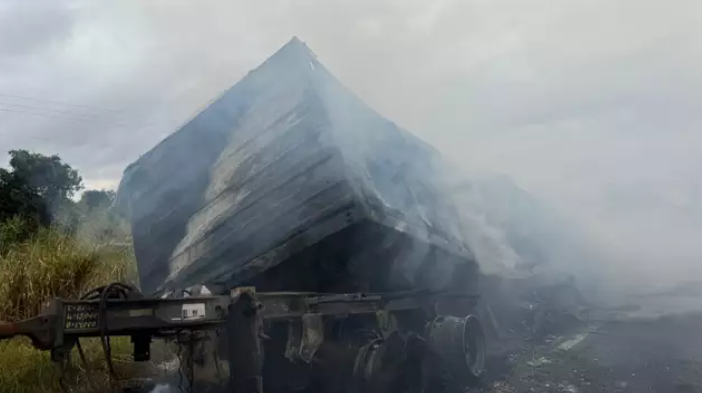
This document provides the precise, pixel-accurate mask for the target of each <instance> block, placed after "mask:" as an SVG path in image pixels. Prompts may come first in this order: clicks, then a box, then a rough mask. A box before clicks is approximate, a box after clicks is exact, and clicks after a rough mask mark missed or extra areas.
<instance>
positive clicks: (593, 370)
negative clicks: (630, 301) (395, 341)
mask: <svg viewBox="0 0 702 393" xmlns="http://www.w3.org/2000/svg"><path fill="white" fill-rule="evenodd" d="M512 284H513V283H512ZM568 284H569V285H559V286H552V287H550V288H547V289H544V288H542V290H541V291H540V292H541V293H537V292H534V293H532V294H530V295H529V294H526V295H525V291H522V292H519V289H518V288H519V285H512V286H511V288H514V289H513V290H512V292H511V296H510V299H509V302H504V303H500V302H499V301H497V300H496V298H495V297H493V298H492V302H491V304H492V305H493V306H494V308H495V309H497V311H494V310H490V312H489V313H488V314H490V315H491V316H490V318H492V319H493V321H494V325H495V329H493V340H492V342H493V344H492V348H491V352H492V353H491V356H490V360H489V363H488V371H487V375H486V376H485V378H484V380H483V384H482V386H480V387H479V388H477V389H473V390H471V392H491V393H512V392H515V393H516V392H546V393H551V392H553V393H555V392H559V393H560V392H568V393H609V392H616V393H624V392H632V393H633V392H636V393H645V392H653V393H683V392H684V393H693V392H701V393H702V339H700V333H702V314H693V313H688V314H685V315H684V316H660V317H656V318H646V319H642V318H633V317H630V318H622V314H621V313H619V314H617V313H616V311H617V310H608V309H606V308H604V307H602V306H594V305H590V304H587V303H586V302H585V301H584V299H583V298H582V297H581V296H579V293H577V289H576V288H574V287H573V286H572V285H570V284H573V282H572V281H570V282H568ZM524 287H525V288H528V287H529V286H528V285H525V286H524ZM526 292H527V293H528V292H529V291H526ZM543 292H546V293H547V295H550V296H544V294H543ZM504 294H505V292H502V295H503V296H504ZM518 299H521V300H518ZM502 300H507V299H505V298H504V297H503V298H502ZM701 301H702V299H701ZM500 304H503V305H502V306H500ZM490 308H493V307H490ZM495 315H496V316H495ZM500 317H502V318H500ZM496 336H499V339H500V340H494V338H495V337H496Z"/></svg>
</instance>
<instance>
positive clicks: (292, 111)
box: [115, 38, 484, 391]
mask: <svg viewBox="0 0 702 393" xmlns="http://www.w3.org/2000/svg"><path fill="white" fill-rule="evenodd" d="M448 171H450V169H449V166H448V165H447V164H446V163H445V162H444V161H443V159H442V157H441V155H440V154H439V153H438V152H437V151H436V150H435V149H433V148H432V147H431V146H429V145H427V144H426V143H424V142H422V141H421V140H419V139H418V138H416V137H415V136H413V135H412V134H410V133H409V132H407V131H405V130H402V129H401V128H399V127H397V126H396V125H395V124H393V123H392V122H390V121H388V120H386V119H384V118H383V117H382V116H380V115H379V114H377V113H376V112H374V111H373V110H371V109H370V108H368V107H367V106H366V105H365V104H364V103H363V102H362V101H361V100H360V99H358V98H357V97H356V96H354V95H353V94H352V93H351V92H350V91H348V90H347V89H346V88H345V87H343V86H342V85H341V83H339V82H338V81H337V80H336V79H335V78H334V77H333V76H332V75H331V74H330V73H329V71H328V70H327V69H326V68H325V67H324V66H323V65H322V64H321V63H320V62H319V61H318V60H317V57H316V56H315V55H314V54H313V53H312V52H311V51H310V50H309V48H308V47H307V46H306V45H305V44H304V43H303V42H301V41H300V40H298V39H297V38H293V39H292V40H291V41H290V42H289V43H288V44H286V45H285V46H284V47H282V48H281V49H280V50H278V51H277V52H276V53H275V54H274V55H273V56H272V57H270V58H269V59H268V60H266V61H265V62H264V63H263V64H262V65H261V66H259V67H258V68H256V69H255V70H253V71H251V72H250V73H249V74H248V75H246V77H245V78H243V79H242V80H241V81H239V82H238V83H237V84H236V85H234V86H233V87H231V88H230V89H228V90H227V91H226V92H224V94H222V95H221V96H220V97H219V98H218V99H217V100H215V101H214V102H212V103H211V104H210V105H208V106H207V107H206V108H205V109H204V110H202V111H201V112H200V113H199V114H197V115H196V116H195V117H194V118H192V119H191V120H190V121H188V122H187V123H186V124H185V125H184V126H183V127H182V128H181V129H180V130H178V131H177V132H175V133H174V134H172V135H171V136H169V137H168V138H166V139H165V140H164V141H162V142H161V143H159V144H158V145H157V146H156V147H154V148H153V149H152V150H150V151H149V152H147V153H146V154H144V155H143V156H142V157H140V158H139V159H138V160H137V161H136V162H134V163H133V164H131V165H130V166H129V167H128V168H127V169H126V170H125V173H124V176H123V179H122V182H121V183H120V186H119V190H118V192H117V198H116V201H115V208H117V209H119V210H121V211H124V212H127V213H128V215H129V217H130V220H131V223H132V234H133V242H134V249H135V253H136V258H137V265H138V272H139V281H140V287H141V289H142V291H143V292H145V293H147V294H150V295H153V296H162V297H169V296H171V297H173V296H175V297H178V296H182V294H183V293H188V294H190V295H191V294H193V291H195V294H197V291H198V289H197V288H206V289H207V292H208V293H213V294H215V295H223V294H227V293H229V291H231V290H232V289H233V288H237V287H254V288H255V289H256V292H257V293H281V292H282V293H291V294H297V295H299V296H303V297H304V298H305V299H308V297H309V296H313V295H310V294H319V296H327V297H329V296H331V299H335V300H334V302H335V304H336V303H345V304H346V306H345V307H347V309H346V311H345V312H340V313H338V315H337V314H334V316H333V317H332V316H329V315H326V316H315V315H314V314H315V313H314V312H312V311H310V312H309V315H307V314H305V316H304V317H301V319H299V320H294V321H291V320H287V321H285V322H282V321H281V320H276V321H271V322H270V323H268V322H267V323H266V326H265V329H264V330H265V337H266V339H265V340H263V342H264V347H265V359H266V361H265V367H264V376H265V375H266V374H267V373H269V374H270V376H272V378H264V381H267V382H266V384H267V385H266V386H267V387H268V388H269V389H268V391H288V390H291V389H293V385H294V389H298V388H299V387H300V386H312V385H314V384H319V383H321V384H322V385H324V386H325V387H324V389H325V390H324V391H333V389H332V386H333V385H335V384H336V385H338V381H339V378H342V377H348V376H349V375H351V374H353V375H355V378H356V379H358V378H361V379H363V378H366V379H374V378H377V375H376V374H377V373H380V374H382V375H384V376H383V377H382V378H381V379H383V378H385V379H387V378H390V379H392V380H393V381H395V380H398V379H402V380H404V379H406V378H405V377H402V376H400V374H402V373H405V374H406V375H405V374H403V375H405V376H406V377H407V378H410V377H418V376H421V375H424V374H423V373H424V371H422V372H419V374H417V373H418V371H417V369H413V371H411V372H407V371H408V369H407V368H406V366H407V367H409V366H408V364H409V363H412V362H414V361H415V360H416V359H417V358H416V357H415V356H414V355H412V354H409V353H406V351H407V348H409V347H411V346H409V345H408V342H410V341H412V340H418V342H422V343H425V344H426V345H425V346H428V347H429V348H434V349H433V350H430V352H431V351H434V352H436V353H438V352H442V351H443V352H442V355H445V356H444V358H446V359H449V358H450V359H452V361H451V362H448V363H453V365H451V366H448V365H447V366H446V367H444V368H442V370H443V371H441V372H438V371H436V370H434V371H432V372H430V374H432V375H434V376H438V375H439V374H441V375H444V376H445V375H447V373H448V374H452V375H454V376H458V375H462V376H465V375H473V376H477V375H478V374H479V373H480V371H481V368H482V362H483V360H484V343H482V340H484V339H483V337H482V327H481V325H480V322H479V320H478V319H477V318H476V315H475V314H476V312H475V306H476V301H477V298H478V295H479V294H478V282H477V280H478V276H479V273H478V265H477V262H476V260H475V256H474V254H473V253H472V252H471V250H470V248H469V247H468V245H467V244H466V243H465V241H464V234H463V230H462V227H461V221H460V215H459V214H458V212H457V209H456V206H455V205H454V201H453V200H452V198H451V195H450V194H449V193H448V192H446V191H447V189H446V182H445V180H444V179H445V177H446V174H447V173H448ZM314 296H316V295H314ZM335 296H336V297H335ZM422 297H423V298H425V300H420V298H422ZM370 298H372V299H375V300H373V302H374V303H372V304H373V307H375V308H376V309H373V310H368V309H367V308H366V307H365V306H364V304H366V305H367V304H369V303H364V301H365V299H370ZM340 300H341V301H340ZM429 300H430V301H429ZM392 301H401V302H402V301H404V303H402V304H404V305H405V306H403V307H402V308H401V309H394V310H391V309H384V307H383V306H382V305H384V304H385V305H387V304H390V302H392ZM428 302H429V303H428ZM318 317H319V318H318ZM225 336H226V335H225ZM321 337H323V339H322V338H321ZM319 340H321V341H319ZM225 341H226V337H222V338H221V339H218V340H215V341H213V342H211V343H210V344H209V345H211V346H213V347H214V348H210V349H211V350H214V349H216V348H217V347H223V346H226V345H227V344H226V342H225ZM310 348H311V349H310ZM437 348H441V349H437ZM359 351H362V352H359ZM403 351H404V352H403ZM205 357H206V356H203V359H204V358H205ZM420 358H421V361H419V363H413V364H415V365H417V364H420V365H421V367H420V368H421V369H422V370H424V368H423V367H425V366H427V365H428V364H430V363H431V364H433V363H434V362H427V359H425V358H423V357H421V356H420ZM379 359H384V361H385V362H390V363H392V362H397V361H399V360H397V359H404V361H403V362H400V363H401V364H396V365H394V366H393V367H392V370H393V371H392V372H390V371H388V370H389V369H388V370H386V369H385V367H390V366H389V363H388V364H380V363H375V362H378V361H379ZM392 359H394V360H392ZM411 359H412V360H411ZM391 360H392V362H391ZM222 361H232V359H228V360H227V359H224V360H222ZM206 363H207V362H206V361H204V360H203V363H202V365H201V371H202V374H203V375H205V374H207V372H208V370H209V371H211V369H212V367H214V366H211V365H207V364H206ZM448 363H447V364H448ZM456 363H458V364H461V366H460V367H458V368H456V366H455V364H456ZM342 365H345V366H343V367H342ZM461 367H462V368H461ZM217 368H218V369H219V365H217ZM281 370H291V372H289V373H288V372H282V371H281ZM354 370H355V371H354ZM314 371H317V372H314ZM232 372H234V371H232ZM339 373H341V374H339ZM388 373H389V374H392V376H391V377H388V376H386V374H388ZM389 374H388V375H389ZM315 375H316V376H315ZM359 375H361V377H359ZM362 375H366V377H362ZM320 376H323V377H324V378H321V379H323V380H326V383H325V382H324V381H320ZM332 376H333V377H332ZM330 378H331V379H330ZM203 379H206V378H205V377H203ZM385 379H384V380H385ZM429 379H431V378H429ZM386 382H387V381H386ZM298 385H299V386H298ZM381 385H382V384H381ZM413 385H414V386H420V385H422V384H413ZM383 386H386V385H383ZM364 389H366V388H364ZM407 389H410V388H407ZM407 389H405V390H404V391H411V389H410V390H407ZM366 391H367V390H366Z"/></svg>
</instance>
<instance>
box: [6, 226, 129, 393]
mask: <svg viewBox="0 0 702 393" xmlns="http://www.w3.org/2000/svg"><path fill="white" fill-rule="evenodd" d="M22 225H23V224H22V222H21V221H19V220H11V221H9V222H6V223H5V224H4V225H3V224H0V242H2V243H0V320H3V321H17V320H20V319H25V318H30V317H32V316H34V315H36V314H37V313H39V312H40V311H41V310H42V308H43V307H44V305H45V304H46V303H47V302H48V301H50V300H51V299H53V298H55V297H63V298H76V297H78V296H80V295H81V294H82V293H85V292H86V291H88V290H89V289H91V288H94V287H96V286H99V285H104V284H106V283H109V282H113V281H122V282H125V281H127V282H130V281H133V278H134V271H135V268H134V266H135V265H134V259H133V256H132V252H131V250H130V249H128V248H126V247H125V246H123V245H122V246H110V245H107V244H95V243H91V242H87V241H83V240H82V239H81V238H78V237H75V236H72V235H69V234H67V233H65V232H63V231H62V230H60V229H57V228H41V229H39V230H38V231H37V232H34V234H33V235H31V236H26V234H25V233H24V229H23V228H22ZM84 347H85V350H86V355H87V358H88V365H87V366H86V365H80V366H79V367H80V368H88V369H89V370H90V371H89V372H83V373H78V374H77V377H76V379H75V380H74V383H75V385H74V387H75V391H76V392H103V391H106V390H105V386H106V381H107V378H108V376H107V373H106V369H105V364H104V359H103V355H102V352H101V348H100V346H99V345H98V343H97V342H95V341H94V340H93V341H91V340H85V343H84ZM113 352H114V354H115V359H116V363H117V366H118V367H119V366H120V364H121V366H122V367H120V369H121V370H123V371H124V372H126V373H127V374H131V372H132V371H129V368H127V367H126V365H127V364H128V363H129V362H127V360H128V359H129V354H130V353H131V346H130V344H129V339H125V340H113ZM76 357H77V356H76ZM125 370H126V371H125ZM58 376H59V373H58V371H57V370H56V368H55V367H54V365H53V364H52V363H51V362H50V359H49V354H48V353H46V352H42V351H38V350H35V349H34V348H33V347H31V345H30V344H29V342H28V340H24V339H13V340H11V341H4V342H0V393H30V392H31V393H43V392H46V393H53V392H59V391H60V390H59V385H58Z"/></svg>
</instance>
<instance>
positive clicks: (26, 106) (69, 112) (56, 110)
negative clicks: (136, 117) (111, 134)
mask: <svg viewBox="0 0 702 393" xmlns="http://www.w3.org/2000/svg"><path fill="white" fill-rule="evenodd" d="M0 105H9V106H13V107H17V108H24V109H33V110H38V111H46V112H53V113H60V114H66V115H75V116H82V117H87V118H95V117H99V116H104V115H98V114H92V113H79V112H71V111H64V110H61V109H51V108H40V107H36V106H31V105H22V104H15V103H11V102H3V101H0Z"/></svg>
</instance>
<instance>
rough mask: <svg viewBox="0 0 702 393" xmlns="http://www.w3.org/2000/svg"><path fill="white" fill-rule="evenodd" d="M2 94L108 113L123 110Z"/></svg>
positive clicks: (8, 95)
mask: <svg viewBox="0 0 702 393" xmlns="http://www.w3.org/2000/svg"><path fill="white" fill-rule="evenodd" d="M0 96H3V97H10V98H17V99H20V100H28V101H37V102H47V103H51V104H56V105H64V106H72V107H75V108H85V109H92V110H97V111H102V112H108V113H120V112H121V111H117V110H114V109H105V108H100V107H96V106H90V105H81V104H73V103H70V102H62V101H55V100H48V99H45V98H33V97H27V96H21V95H17V94H9V93H2V92H0Z"/></svg>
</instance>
